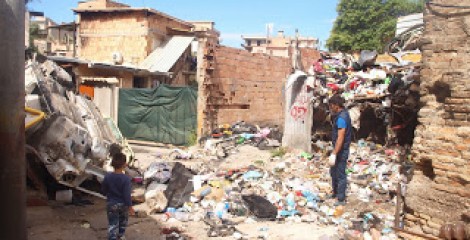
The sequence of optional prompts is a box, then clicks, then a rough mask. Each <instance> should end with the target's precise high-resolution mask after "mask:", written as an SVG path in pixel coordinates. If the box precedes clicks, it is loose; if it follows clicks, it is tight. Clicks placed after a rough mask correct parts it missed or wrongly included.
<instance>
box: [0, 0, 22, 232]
mask: <svg viewBox="0 0 470 240" xmlns="http://www.w3.org/2000/svg"><path fill="white" fill-rule="evenodd" d="M0 29H1V31H2V37H0V86H1V87H0V103H1V106H0V142H1V143H0V156H1V160H0V195H1V200H2V201H1V204H0V213H1V214H0V239H5V240H10V239H12V240H13V239H15V240H23V239H27V233H26V192H25V191H26V168H25V150H24V145H25V140H24V139H25V137H24V120H25V119H24V116H25V113H24V56H25V52H24V50H25V46H24V43H25V32H24V30H25V2H24V0H3V1H0Z"/></svg>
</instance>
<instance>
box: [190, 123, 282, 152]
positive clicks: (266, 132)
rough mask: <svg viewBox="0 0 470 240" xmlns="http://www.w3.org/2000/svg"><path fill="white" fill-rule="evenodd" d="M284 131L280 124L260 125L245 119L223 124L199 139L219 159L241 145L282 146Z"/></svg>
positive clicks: (267, 147) (268, 147)
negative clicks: (282, 131) (281, 129)
mask: <svg viewBox="0 0 470 240" xmlns="http://www.w3.org/2000/svg"><path fill="white" fill-rule="evenodd" d="M281 140H282V133H281V131H280V129H279V127H278V126H272V127H271V126H267V127H260V126H258V125H252V124H249V123H246V122H245V121H239V122H236V123H234V124H232V125H230V124H222V125H220V126H219V127H218V128H216V129H214V130H213V131H212V133H211V134H210V135H208V136H205V137H202V138H200V139H199V145H200V146H204V148H205V149H206V150H211V151H212V155H214V156H217V157H218V158H219V159H223V158H226V157H227V156H229V155H230V153H231V152H233V151H234V149H236V148H237V147H238V146H240V145H251V146H255V147H257V148H259V149H260V150H269V149H273V148H276V147H280V146H281Z"/></svg>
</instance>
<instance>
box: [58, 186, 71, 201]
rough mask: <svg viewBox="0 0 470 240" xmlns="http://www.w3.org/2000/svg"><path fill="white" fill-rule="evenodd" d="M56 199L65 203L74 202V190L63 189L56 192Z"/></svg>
mask: <svg viewBox="0 0 470 240" xmlns="http://www.w3.org/2000/svg"><path fill="white" fill-rule="evenodd" d="M55 200H56V201H58V202H63V203H71V202H72V190H71V189H69V190H61V191H57V192H55Z"/></svg>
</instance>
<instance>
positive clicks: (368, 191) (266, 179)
mask: <svg viewBox="0 0 470 240" xmlns="http://www.w3.org/2000/svg"><path fill="white" fill-rule="evenodd" d="M237 146H238V147H242V148H249V149H250V150H249V151H260V150H257V149H256V148H254V147H253V146H247V145H245V144H243V143H238V145H237ZM212 150H213V149H200V148H194V149H190V150H188V151H183V150H179V151H178V152H179V153H181V156H185V157H187V158H185V159H182V160H179V161H173V160H174V159H175V158H174V153H171V154H169V155H165V156H163V155H161V154H157V155H155V158H156V159H155V161H154V162H153V163H151V164H150V165H149V167H148V169H147V170H146V171H145V172H144V173H143V180H144V181H143V183H142V184H143V185H142V186H143V187H145V189H146V190H145V194H144V195H140V194H138V193H137V194H135V195H134V200H135V201H141V202H144V201H145V203H146V204H147V205H148V207H149V209H150V211H149V214H160V216H161V219H162V221H166V222H169V223H174V222H188V221H195V222H199V221H203V222H204V223H206V224H207V225H208V227H209V228H208V232H207V235H208V237H229V236H230V237H233V238H235V239H252V237H259V236H257V235H256V234H258V233H243V232H241V231H239V230H238V229H237V224H240V223H254V222H263V221H277V222H279V223H283V222H290V223H293V224H295V223H300V222H308V223H313V224H317V225H320V226H337V230H338V231H337V233H336V234H335V235H332V236H324V237H325V239H344V238H345V239H398V236H397V233H396V232H395V229H396V227H402V226H403V216H404V213H403V197H404V196H405V195H406V184H407V182H408V180H409V179H410V177H411V176H410V175H411V172H412V170H413V166H412V164H411V163H410V161H409V159H408V157H409V149H407V148H405V147H400V146H394V147H386V146H383V145H379V144H376V143H373V142H368V141H364V140H360V141H358V142H357V143H353V144H352V146H351V155H350V158H349V161H348V167H347V174H348V179H349V187H348V193H347V195H348V203H347V205H346V206H335V205H334V203H335V201H334V200H332V199H328V197H327V196H328V194H330V193H331V191H332V190H331V183H330V181H331V178H330V175H329V166H328V165H327V161H326V159H327V156H328V154H329V152H331V151H332V146H331V143H328V142H322V141H318V142H317V143H316V144H314V151H313V153H307V152H302V151H300V150H294V149H286V148H278V149H274V150H272V151H271V157H270V158H269V159H267V162H263V161H260V163H257V161H256V162H254V164H253V165H250V166H247V167H244V168H234V169H227V168H223V167H220V166H219V165H220V164H217V163H220V160H219V159H218V158H217V157H216V155H213V153H212ZM234 159H236V156H234ZM193 160H197V162H201V163H197V164H191V162H193ZM250 234H251V235H250ZM253 234H254V235H253ZM263 234H264V235H263V238H264V239H268V238H269V230H266V231H264V232H263Z"/></svg>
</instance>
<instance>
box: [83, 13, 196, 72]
mask: <svg viewBox="0 0 470 240" xmlns="http://www.w3.org/2000/svg"><path fill="white" fill-rule="evenodd" d="M170 28H175V29H181V30H187V31H189V30H190V29H191V27H190V26H188V25H187V24H183V23H181V22H178V21H176V20H173V19H169V18H167V17H164V16H160V15H158V14H154V13H150V12H147V11H129V12H110V13H99V12H98V13H97V12H92V13H90V12H85V13H81V14H80V26H79V28H78V29H79V30H78V31H79V39H78V41H79V46H80V51H79V54H80V58H84V59H89V60H94V61H102V62H112V53H113V52H120V53H121V54H122V56H123V60H124V62H125V63H130V64H134V65H137V64H139V63H141V62H142V61H143V60H144V59H145V58H146V57H147V56H148V55H149V54H150V53H151V52H152V51H153V50H154V49H155V48H156V47H157V46H160V45H161V44H162V43H163V42H164V41H165V39H166V38H168V35H169V29H170Z"/></svg>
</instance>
